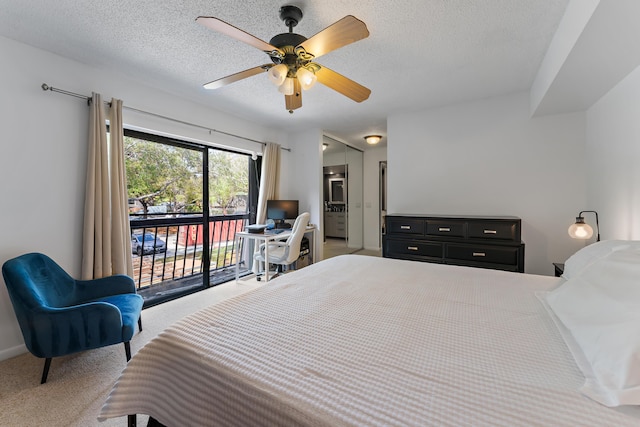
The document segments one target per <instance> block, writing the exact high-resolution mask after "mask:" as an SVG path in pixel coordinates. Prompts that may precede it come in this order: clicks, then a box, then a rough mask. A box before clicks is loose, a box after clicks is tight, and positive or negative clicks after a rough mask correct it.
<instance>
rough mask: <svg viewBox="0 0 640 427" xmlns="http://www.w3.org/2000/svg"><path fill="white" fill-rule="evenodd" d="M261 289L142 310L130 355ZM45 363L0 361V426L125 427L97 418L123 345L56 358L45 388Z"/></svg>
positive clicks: (218, 291)
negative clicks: (210, 309) (189, 318)
mask: <svg viewBox="0 0 640 427" xmlns="http://www.w3.org/2000/svg"><path fill="white" fill-rule="evenodd" d="M260 285H261V283H259V282H257V281H255V279H248V280H240V281H239V282H238V283H236V282H235V281H232V282H228V283H225V284H222V285H218V286H216V287H214V288H212V289H209V290H206V291H202V292H198V293H195V294H192V295H188V296H186V297H183V298H180V299H178V300H175V301H171V302H167V303H164V304H161V305H158V306H155V307H151V308H148V309H146V310H144V311H143V312H142V327H143V331H142V332H141V333H139V334H136V335H135V336H134V337H133V339H132V341H131V352H132V354H133V355H134V356H135V353H136V352H137V351H138V350H139V349H140V348H141V347H142V346H144V345H145V344H146V343H147V342H148V341H149V340H151V339H152V338H153V337H155V336H156V335H157V334H159V333H160V332H162V331H163V330H164V329H165V328H166V327H167V326H169V325H171V324H173V323H174V322H176V321H178V320H180V319H181V318H183V317H184V316H186V315H189V314H191V313H193V312H195V311H197V310H200V309H202V308H204V307H206V306H208V305H211V304H214V303H216V302H219V301H222V300H224V299H227V298H231V297H233V296H235V295H239V294H242V293H244V292H247V291H250V290H252V289H254V288H256V287H257V286H260ZM43 364H44V360H43V359H38V358H36V357H34V356H32V355H31V354H29V353H27V354H23V355H20V356H17V357H14V358H11V359H8V360H5V361H2V362H0V426H2V427H13V426H15V427H31V426H33V427H36V426H38V427H40V426H60V427H63V426H64V427H68V426H82V427H90V426H101V427H102V426H104V427H111V426H119V427H124V426H126V425H127V421H126V418H116V419H110V420H108V421H105V422H102V423H100V422H98V421H97V419H96V417H97V415H98V413H99V411H100V408H101V407H102V405H103V403H104V401H105V400H106V398H107V395H108V394H109V391H111V388H112V386H113V384H114V383H115V381H116V380H117V379H118V377H119V376H120V373H121V372H122V370H123V369H124V367H125V364H126V359H125V354H124V345H114V346H110V347H106V348H101V349H97V350H92V351H86V352H83V353H78V354H73V355H70V356H66V357H59V358H54V359H53V362H52V363H51V370H50V371H49V378H48V380H47V383H46V384H42V385H41V384H40V376H41V374H42V367H43ZM147 419H148V417H146V416H141V415H139V416H138V426H146V424H147Z"/></svg>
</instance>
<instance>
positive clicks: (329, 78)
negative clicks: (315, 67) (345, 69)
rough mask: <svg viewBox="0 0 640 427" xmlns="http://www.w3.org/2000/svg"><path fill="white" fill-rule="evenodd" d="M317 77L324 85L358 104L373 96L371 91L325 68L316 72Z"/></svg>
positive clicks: (322, 67)
mask: <svg viewBox="0 0 640 427" xmlns="http://www.w3.org/2000/svg"><path fill="white" fill-rule="evenodd" d="M316 77H318V81H319V82H320V83H322V84H323V85H325V86H327V87H330V88H331V89H333V90H335V91H336V92H339V93H341V94H343V95H344V96H346V97H348V98H351V99H353V100H354V101H356V102H362V101H364V100H366V99H367V98H369V95H370V94H371V90H370V89H367V88H366V87H364V86H362V85H361V84H359V83H356V82H354V81H353V80H351V79H348V78H346V77H345V76H343V75H342V74H338V73H336V72H335V71H333V70H331V69H329V68H327V67H324V66H321V68H320V70H319V71H316Z"/></svg>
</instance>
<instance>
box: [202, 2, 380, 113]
mask: <svg viewBox="0 0 640 427" xmlns="http://www.w3.org/2000/svg"><path fill="white" fill-rule="evenodd" d="M280 19H282V20H283V21H284V23H285V25H286V26H287V27H289V32H288V33H282V34H278V35H276V36H274V37H273V38H272V39H271V40H270V41H269V43H267V42H265V41H263V40H260V39H259V38H257V37H255V36H252V35H251V34H249V33H247V32H245V31H243V30H241V29H239V28H236V27H234V26H233V25H231V24H228V23H226V22H224V21H222V20H220V19H218V18H214V17H212V16H199V17H198V18H196V22H197V23H198V24H201V25H203V26H205V27H207V28H209V29H212V30H214V31H217V32H220V33H222V34H225V35H227V36H229V37H233V38H234V39H236V40H239V41H241V42H244V43H246V44H248V45H251V46H253V47H255V48H257V49H260V50H262V51H263V52H264V53H266V54H267V55H269V57H270V58H271V61H272V63H268V64H264V65H259V66H257V67H253V68H249V69H248V70H244V71H240V72H239V73H235V74H231V75H229V76H226V77H222V78H220V79H217V80H214V81H212V82H209V83H207V84H205V85H204V87H205V88H206V89H217V88H220V87H222V86H226V85H228V84H231V83H234V82H237V81H239V80H242V79H245V78H247V77H251V76H254V75H256V74H260V73H263V72H268V75H269V79H270V80H271V81H272V82H273V83H274V84H275V85H277V86H278V90H279V91H280V92H281V93H283V94H284V99H285V107H286V109H287V110H289V112H290V113H293V110H295V109H297V108H300V107H302V89H304V90H307V89H309V88H311V87H312V86H313V85H314V84H315V82H316V81H319V82H320V83H322V84H323V85H325V86H328V87H329V88H331V89H333V90H335V91H336V92H339V93H341V94H342V95H344V96H346V97H348V98H351V99H352V100H354V101H356V102H362V101H364V100H366V99H367V98H369V95H370V94H371V90H369V89H367V88H366V87H364V86H362V85H360V84H358V83H356V82H354V81H353V80H351V79H348V78H347V77H345V76H343V75H341V74H338V73H336V72H335V71H333V70H331V69H329V68H327V67H325V66H323V65H320V64H318V63H317V62H315V59H316V58H318V57H320V56H321V55H325V54H327V53H329V52H331V51H333V50H336V49H338V48H341V47H343V46H346V45H348V44H351V43H353V42H356V41H358V40H362V39H364V38H366V37H368V36H369V30H367V26H366V25H365V23H364V22H362V21H360V20H359V19H357V18H355V17H354V16H351V15H347V16H345V17H344V18H342V19H340V20H339V21H337V22H335V23H334V24H332V25H330V26H329V27H327V28H325V29H324V30H322V31H320V32H319V33H317V34H315V35H314V36H312V37H311V38H306V37H304V36H301V35H300V34H296V33H294V32H293V27H295V26H296V25H297V24H298V22H299V21H300V20H301V19H302V11H301V10H300V9H299V8H298V7H296V6H283V7H281V8H280Z"/></svg>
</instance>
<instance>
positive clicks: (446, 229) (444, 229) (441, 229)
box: [438, 227, 451, 232]
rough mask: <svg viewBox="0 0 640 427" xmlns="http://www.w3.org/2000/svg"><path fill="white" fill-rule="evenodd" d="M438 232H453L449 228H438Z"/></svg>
mask: <svg viewBox="0 0 640 427" xmlns="http://www.w3.org/2000/svg"><path fill="white" fill-rule="evenodd" d="M438 231H445V232H449V231H451V229H450V228H449V227H440V228H438Z"/></svg>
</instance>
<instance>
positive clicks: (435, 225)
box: [427, 220, 465, 237]
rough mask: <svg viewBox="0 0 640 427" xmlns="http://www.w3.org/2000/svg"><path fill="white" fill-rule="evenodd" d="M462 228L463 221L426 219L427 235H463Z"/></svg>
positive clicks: (463, 226)
mask: <svg viewBox="0 0 640 427" xmlns="http://www.w3.org/2000/svg"><path fill="white" fill-rule="evenodd" d="M464 228H465V222H464V221H440V220H427V235H429V236H446V237H464V234H465V233H464V232H465V230H464Z"/></svg>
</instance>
